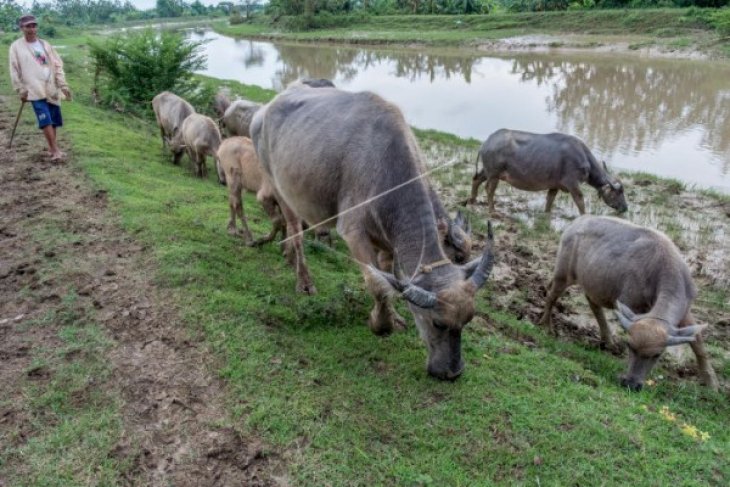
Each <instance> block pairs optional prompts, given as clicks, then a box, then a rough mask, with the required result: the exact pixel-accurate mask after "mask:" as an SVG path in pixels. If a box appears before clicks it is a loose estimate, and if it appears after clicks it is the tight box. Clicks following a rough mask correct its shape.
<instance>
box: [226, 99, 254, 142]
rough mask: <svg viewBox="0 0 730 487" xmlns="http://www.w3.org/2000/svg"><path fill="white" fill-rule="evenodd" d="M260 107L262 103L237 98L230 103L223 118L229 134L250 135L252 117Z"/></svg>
mask: <svg viewBox="0 0 730 487" xmlns="http://www.w3.org/2000/svg"><path fill="white" fill-rule="evenodd" d="M259 108H261V104H259V103H254V102H252V101H248V100H235V101H234V102H232V103H231V104H230V105H228V108H226V111H225V112H224V113H223V118H222V119H221V123H222V124H223V127H225V129H226V131H227V132H228V135H229V136H233V135H240V136H243V137H250V136H251V133H250V131H249V126H250V125H251V119H252V118H253V115H254V113H256V112H257V111H258V109H259Z"/></svg>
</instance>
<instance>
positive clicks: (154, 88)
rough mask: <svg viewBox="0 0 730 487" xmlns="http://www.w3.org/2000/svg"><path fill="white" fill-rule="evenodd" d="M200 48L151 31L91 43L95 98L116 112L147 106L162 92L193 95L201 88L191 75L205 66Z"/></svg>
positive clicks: (138, 109) (172, 36)
mask: <svg viewBox="0 0 730 487" xmlns="http://www.w3.org/2000/svg"><path fill="white" fill-rule="evenodd" d="M201 45H202V42H186V41H184V40H183V38H182V36H181V35H179V34H176V33H172V32H168V31H163V32H160V33H157V32H155V31H153V30H151V29H147V30H144V31H142V32H139V33H135V34H130V35H127V36H117V37H113V38H110V39H108V40H107V41H105V42H101V43H96V42H91V43H90V46H91V57H92V59H93V61H94V65H95V68H96V77H95V85H96V87H95V89H96V90H97V93H98V96H99V97H100V99H101V101H102V102H105V103H106V104H109V105H113V106H115V107H116V108H117V109H126V110H132V111H141V109H143V108H147V107H149V106H150V105H149V102H150V100H152V98H153V97H154V96H155V95H156V94H158V93H160V92H161V91H165V90H168V91H174V92H175V93H176V94H178V95H180V96H183V97H186V96H191V95H192V96H194V95H195V94H196V93H197V92H199V90H200V88H199V86H198V84H197V83H196V82H195V81H194V80H193V77H192V76H193V73H194V72H195V71H196V70H199V69H202V68H204V67H205V57H204V56H203V55H201V54H200V52H199V51H200V46H201ZM100 83H101V85H102V86H99V84H100Z"/></svg>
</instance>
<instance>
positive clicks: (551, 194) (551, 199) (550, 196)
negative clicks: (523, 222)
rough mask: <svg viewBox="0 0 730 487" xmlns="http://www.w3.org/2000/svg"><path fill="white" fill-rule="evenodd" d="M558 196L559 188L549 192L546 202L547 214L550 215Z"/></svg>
mask: <svg viewBox="0 0 730 487" xmlns="http://www.w3.org/2000/svg"><path fill="white" fill-rule="evenodd" d="M557 194H558V190H557V188H553V189H549V190H548V193H547V201H546V202H545V213H550V211H551V210H552V209H553V202H554V201H555V196H557Z"/></svg>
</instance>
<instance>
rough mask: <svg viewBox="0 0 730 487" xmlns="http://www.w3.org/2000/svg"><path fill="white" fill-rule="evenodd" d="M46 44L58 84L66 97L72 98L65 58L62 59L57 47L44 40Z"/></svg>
mask: <svg viewBox="0 0 730 487" xmlns="http://www.w3.org/2000/svg"><path fill="white" fill-rule="evenodd" d="M43 42H44V44H45V46H46V52H47V53H48V54H49V55H50V58H51V64H52V65H53V76H54V77H55V79H56V86H58V87H59V88H60V89H61V91H62V92H63V94H64V95H65V96H66V99H68V100H70V99H71V90H70V89H69V87H68V83H67V82H66V73H64V72H63V60H61V56H59V55H58V53H57V52H56V49H54V48H53V46H52V45H50V44H49V43H48V42H46V41H43Z"/></svg>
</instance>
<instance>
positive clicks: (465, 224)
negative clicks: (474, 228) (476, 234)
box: [453, 210, 471, 235]
mask: <svg viewBox="0 0 730 487" xmlns="http://www.w3.org/2000/svg"><path fill="white" fill-rule="evenodd" d="M453 226H455V227H459V228H461V229H462V230H463V231H464V233H466V234H467V235H471V222H470V221H469V219H468V218H467V217H465V216H464V214H463V213H462V212H461V210H458V211H457V212H456V218H455V219H454V224H453Z"/></svg>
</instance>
